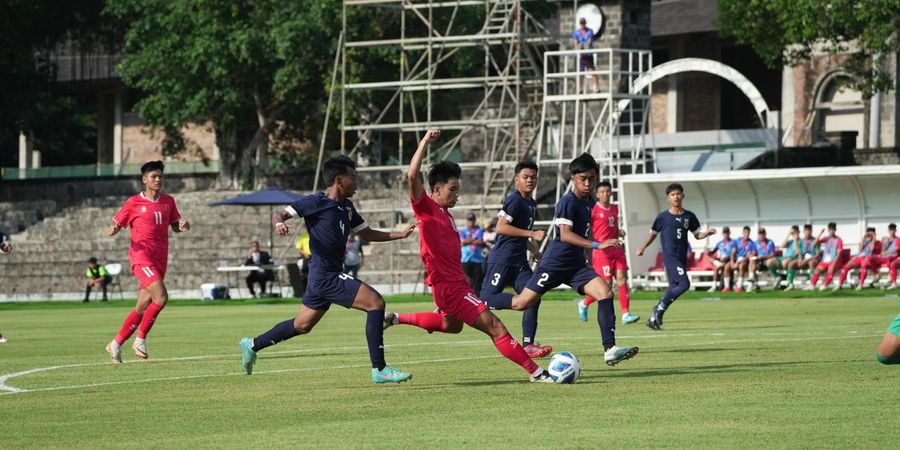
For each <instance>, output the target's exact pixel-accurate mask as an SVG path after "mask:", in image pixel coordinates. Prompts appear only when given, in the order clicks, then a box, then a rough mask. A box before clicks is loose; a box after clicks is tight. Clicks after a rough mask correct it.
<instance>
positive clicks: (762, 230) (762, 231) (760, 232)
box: [756, 227, 766, 234]
mask: <svg viewBox="0 0 900 450" xmlns="http://www.w3.org/2000/svg"><path fill="white" fill-rule="evenodd" d="M756 234H766V229H765V228H763V227H760V228H759V231H757V232H756Z"/></svg>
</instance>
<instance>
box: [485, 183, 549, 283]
mask: <svg viewBox="0 0 900 450" xmlns="http://www.w3.org/2000/svg"><path fill="white" fill-rule="evenodd" d="M536 207H537V201H535V200H534V199H533V198H524V197H522V194H519V192H518V191H513V192H512V193H510V194H509V195H507V196H506V200H504V201H503V209H502V210H500V213H499V214H498V216H499V217H503V218H505V219H506V221H507V222H509V224H510V225H512V226H514V227H516V228H520V229H523V230H531V229H532V227H533V226H534V211H535V208H536ZM527 252H528V238H520V237H512V236H504V235H502V234H498V235H497V242H496V243H495V244H494V248H492V249H491V253H490V254H489V255H488V264H500V265H504V266H517V267H521V266H523V265H525V263H527V262H528V253H527Z"/></svg>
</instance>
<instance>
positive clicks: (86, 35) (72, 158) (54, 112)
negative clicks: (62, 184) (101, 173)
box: [0, 0, 115, 166]
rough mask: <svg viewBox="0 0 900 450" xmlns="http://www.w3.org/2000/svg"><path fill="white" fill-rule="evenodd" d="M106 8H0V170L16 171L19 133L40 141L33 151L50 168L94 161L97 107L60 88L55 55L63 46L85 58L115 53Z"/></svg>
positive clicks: (18, 4)
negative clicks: (99, 52) (84, 54)
mask: <svg viewBox="0 0 900 450" xmlns="http://www.w3.org/2000/svg"><path fill="white" fill-rule="evenodd" d="M103 4H104V1H103V0H84V1H78V2H56V1H49V0H6V1H3V2H0V86H2V89H0V165H2V166H11V165H14V163H15V161H16V157H17V155H18V152H17V151H16V150H15V149H16V148H17V145H18V135H19V132H25V133H26V134H32V135H33V136H34V137H35V142H34V147H35V148H36V149H38V150H40V151H41V152H42V154H43V160H44V161H45V163H50V164H81V163H85V162H92V161H93V160H94V159H93V158H94V152H95V149H94V148H91V147H92V145H91V142H92V141H95V140H96V118H95V117H94V112H93V110H92V109H91V107H93V102H90V101H89V100H88V101H87V102H85V100H86V99H79V98H76V96H74V95H72V93H71V92H67V91H64V90H62V89H61V87H60V86H58V85H57V84H56V83H55V81H56V66H55V64H54V61H53V59H52V55H53V52H54V51H55V50H57V49H58V48H59V47H61V46H63V45H68V46H70V47H71V48H72V49H74V50H81V51H83V52H84V51H90V50H93V49H97V50H104V52H105V50H106V49H108V48H110V47H111V44H112V42H114V35H115V33H114V32H113V30H112V28H113V27H112V26H111V25H112V24H110V23H107V22H105V21H104V20H103V19H102V17H101V10H102V9H103ZM79 100H80V101H79ZM88 106H89V107H88Z"/></svg>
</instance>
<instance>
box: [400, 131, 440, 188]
mask: <svg viewBox="0 0 900 450" xmlns="http://www.w3.org/2000/svg"><path fill="white" fill-rule="evenodd" d="M440 135H441V130H437V129H431V130H428V131H426V132H425V136H423V137H422V140H421V141H419V148H417V149H416V153H415V154H414V155H413V157H412V159H411V160H410V161H409V169H407V171H406V180H407V181H409V198H411V199H413V200H418V199H419V198H420V197H422V191H423V189H422V177H421V176H420V175H419V173H420V172H421V171H422V162H423V161H424V160H425V150H426V149H427V148H428V144H431V143H432V142H434V141H436V140H437V138H438V137H440Z"/></svg>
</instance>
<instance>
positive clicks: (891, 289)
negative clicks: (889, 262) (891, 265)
mask: <svg viewBox="0 0 900 450" xmlns="http://www.w3.org/2000/svg"><path fill="white" fill-rule="evenodd" d="M894 289H897V283H891V285H890V286H888V287H887V290H888V291H893V290H894Z"/></svg>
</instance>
